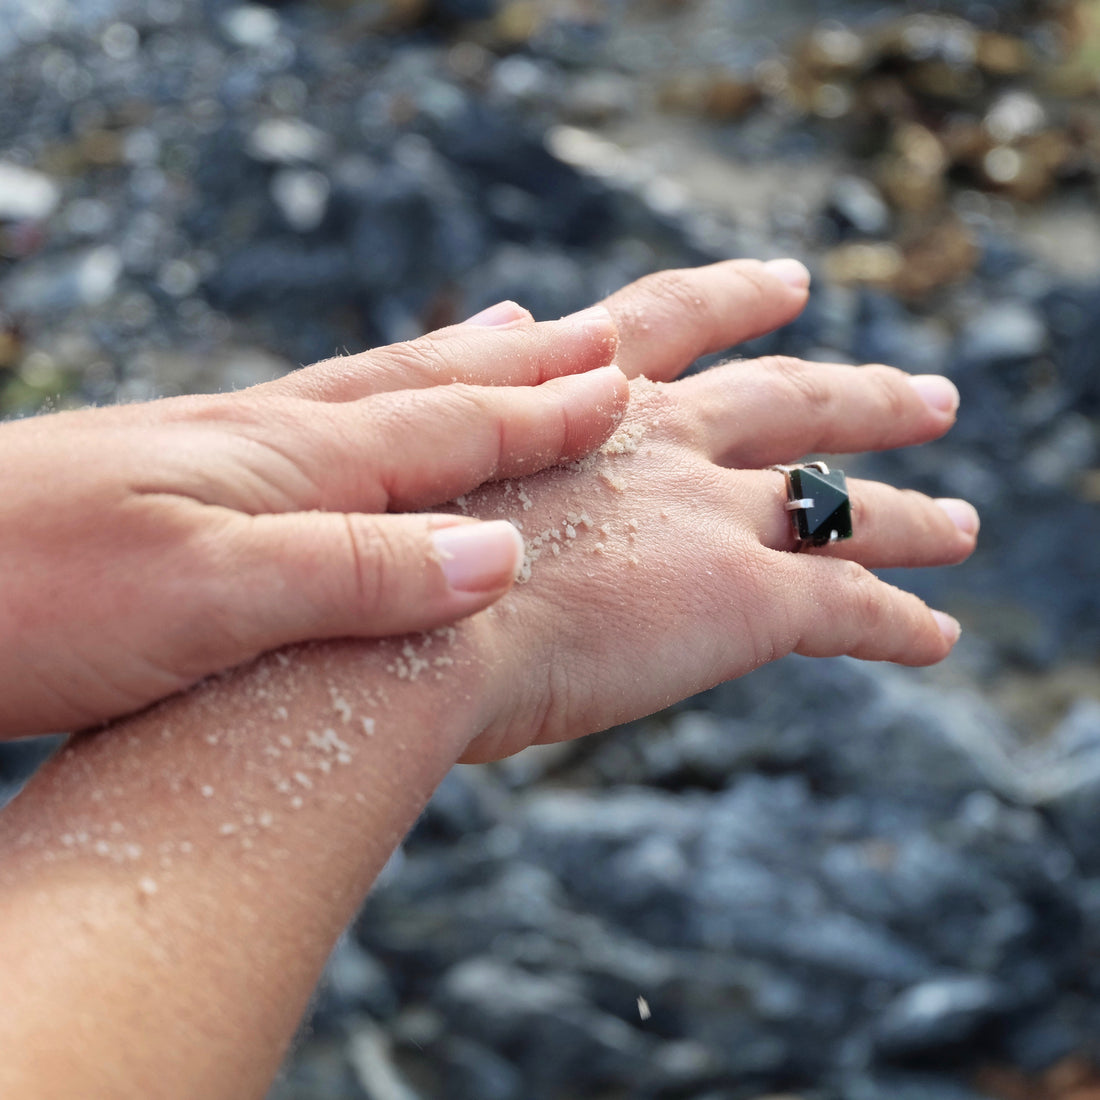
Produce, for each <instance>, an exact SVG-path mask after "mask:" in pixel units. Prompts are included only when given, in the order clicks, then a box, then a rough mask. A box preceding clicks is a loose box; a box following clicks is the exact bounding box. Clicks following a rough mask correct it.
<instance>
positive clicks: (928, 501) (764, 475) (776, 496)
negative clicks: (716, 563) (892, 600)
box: [736, 470, 979, 569]
mask: <svg viewBox="0 0 1100 1100" xmlns="http://www.w3.org/2000/svg"><path fill="white" fill-rule="evenodd" d="M746 475H748V471H737V472H736V476H737V478H738V493H739V494H740V496H741V499H742V500H743V501H744V503H745V504H746V506H747V508H748V509H750V514H752V515H755V516H758V517H759V523H758V527H757V535H758V537H759V539H760V541H761V542H762V543H763V544H764V545H765V546H767V547H768V548H769V549H772V550H794V549H795V546H796V544H797V537H796V534H795V529H794V524H793V522H792V520H791V513H790V512H789V511H788V510H787V508H786V504H787V499H788V498H787V488H786V479H785V478H784V476H783V475H782V474H781V473H779V472H778V471H775V470H761V471H759V472H755V471H754V472H753V475H752V476H751V484H752V488H751V489H750V490H748V491H746V484H745V478H746ZM848 492H849V497H850V501H851V511H852V537H851V538H850V539H845V540H843V541H842V542H837V543H832V544H830V545H828V546H824V547H820V548H815V549H813V550H812V551H809V552H811V553H814V554H821V555H825V556H829V557H839V558H847V559H849V560H850V561H854V562H858V563H859V564H860V565H863V566H866V567H867V568H869V569H888V568H897V567H906V568H908V567H915V566H928V565H952V564H955V563H957V562H960V561H962V560H963V559H965V558H966V557H968V556H969V555H970V553H971V552H972V551H973V549H974V545H975V542H976V541H977V535H978V526H979V521H978V513H977V512H976V511H975V510H974V509H973V508H972V507H971V506H970V505H969V504H968V503H967V502H966V501H963V500H934V499H933V498H931V497H928V496H925V495H924V494H923V493H917V492H913V491H912V490H911V489H895V488H894V487H893V486H890V485H884V484H882V483H881V482H878V481H862V480H858V479H852V480H850V481H849V482H848Z"/></svg>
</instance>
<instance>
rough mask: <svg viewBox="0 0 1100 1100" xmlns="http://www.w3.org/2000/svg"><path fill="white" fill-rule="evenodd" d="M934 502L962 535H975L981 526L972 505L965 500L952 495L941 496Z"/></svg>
mask: <svg viewBox="0 0 1100 1100" xmlns="http://www.w3.org/2000/svg"><path fill="white" fill-rule="evenodd" d="M936 503H937V504H938V505H939V506H940V507H941V508H942V509H943V510H944V511H945V512H946V513H947V514H948V515H949V516H950V517H951V522H952V523H953V524H954V525H955V526H956V527H957V528H958V529H959V530H960V531H962V533H963V534H964V535H976V534H977V533H978V529H979V527H981V523H982V521H981V519H980V517H979V516H978V512H977V509H975V507H974V505H973V504H971V503H970V502H969V501H966V500H956V499H955V498H954V497H941V498H940V499H939V500H937V501H936Z"/></svg>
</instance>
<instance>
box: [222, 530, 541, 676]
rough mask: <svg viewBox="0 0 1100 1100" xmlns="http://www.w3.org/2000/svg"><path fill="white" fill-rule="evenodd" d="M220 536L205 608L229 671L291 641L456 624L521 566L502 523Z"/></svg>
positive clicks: (517, 546) (517, 545)
mask: <svg viewBox="0 0 1100 1100" xmlns="http://www.w3.org/2000/svg"><path fill="white" fill-rule="evenodd" d="M227 526H228V529H227V531H225V532H224V533H223V539H222V544H223V553H224V555H225V556H224V561H225V566H226V568H225V570H224V571H223V573H222V577H223V582H222V584H221V586H220V589H219V591H218V592H217V593H216V597H217V598H216V601H211V602H214V603H216V610H215V615H216V616H218V618H219V620H220V622H221V623H222V624H224V629H223V631H222V636H223V637H224V638H226V639H227V641H226V645H227V646H228V647H230V648H232V649H233V650H234V651H235V652H234V653H233V654H232V655H231V657H230V660H231V661H239V660H244V659H246V658H247V657H250V656H252V655H254V654H256V653H262V652H264V651H266V650H269V649H273V648H276V647H278V646H282V645H287V644H289V643H291V642H296V641H298V642H300V641H308V640H311V639H318V638H335V637H362V638H374V637H382V636H384V635H392V634H405V633H410V632H413V631H422V630H431V629H434V628H436V627H438V626H443V625H445V624H447V623H451V622H454V621H455V620H457V619H460V618H463V617H465V616H467V615H470V614H473V613H474V612H476V611H479V610H481V609H482V608H484V607H487V606H488V605H489V604H491V603H492V602H493V601H495V600H497V599H499V598H500V596H502V595H503V594H504V593H505V592H506V591H508V589H509V588H510V587H511V585H512V583H513V581H514V579H515V577H516V575H517V573H518V570H519V567H520V565H521V564H522V561H523V554H524V549H523V539H522V537H521V536H520V534H519V532H518V531H517V530H516V528H515V527H513V526H512V525H511V524H510V523H507V522H506V521H493V522H487V523H481V522H479V521H475V520H468V519H466V518H464V517H460V516H450V515H446V516H444V515H440V516H430V515H399V516H377V515H362V514H353V515H346V514H341V513H336V512H295V513H289V514H285V515H275V516H272V515H264V516H247V517H246V516H240V515H239V514H238V515H237V516H235V517H233V519H232V520H230V522H229V523H228V525H227ZM208 625H209V624H208ZM215 636H216V635H215ZM204 637H207V638H208V637H210V630H209V628H207V629H206V630H204ZM220 657H221V659H222V660H223V662H224V661H225V659H226V654H225V653H222V654H221V655H220ZM219 667H220V666H219ZM410 671H415V669H412V670H410Z"/></svg>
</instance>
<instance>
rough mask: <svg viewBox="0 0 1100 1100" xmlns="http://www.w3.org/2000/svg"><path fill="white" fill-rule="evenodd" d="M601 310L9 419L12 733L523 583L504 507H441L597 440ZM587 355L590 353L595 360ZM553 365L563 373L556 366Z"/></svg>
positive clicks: (501, 318) (1, 665)
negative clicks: (453, 511)
mask: <svg viewBox="0 0 1100 1100" xmlns="http://www.w3.org/2000/svg"><path fill="white" fill-rule="evenodd" d="M615 346H616V340H615V329H614V325H613V323H612V320H611V318H610V317H609V316H608V314H607V313H606V311H595V312H594V313H588V314H582V315H578V316H576V317H573V318H567V319H564V320H562V321H556V322H551V323H546V324H540V325H535V324H533V323H531V318H530V315H529V314H528V313H527V312H526V311H525V310H522V309H520V308H519V307H518V306H514V305H512V304H511V303H504V304H502V305H501V306H498V307H495V308H494V310H492V311H489V313H488V315H486V316H482V317H479V318H474V319H473V323H467V324H464V325H457V326H454V327H452V328H449V329H445V330H443V331H441V332H438V333H435V334H433V335H431V336H428V337H425V338H423V339H421V340H416V341H413V342H411V343H408V344H399V345H394V346H392V347H388V348H381V349H379V350H376V351H372V352H368V353H366V354H363V355H358V356H351V357H348V358H346V359H340V360H330V361H328V362H327V363H324V364H321V365H318V366H316V367H312V368H309V369H306V370H302V371H299V372H297V373H295V374H293V375H290V376H288V377H287V378H285V379H281V380H279V381H277V382H273V383H269V384H267V385H264V386H257V387H254V388H252V389H250V390H245V391H242V392H240V393H237V394H232V395H225V396H216V397H190V398H176V399H171V400H163V401H154V402H151V403H149V404H144V405H131V406H122V407H118V408H111V409H91V410H83V411H79V412H71V413H64V414H60V415H56V416H43V417H38V418H34V419H30V420H25V421H20V422H16V423H9V424H5V425H3V426H2V427H0V465H2V467H3V469H4V471H5V489H4V492H3V497H2V502H0V576H2V577H3V578H4V582H3V584H4V587H3V590H2V598H0V638H3V643H2V645H0V737H2V736H15V735H22V734H30V733H38V732H46V731H50V730H58V729H66V728H72V727H78V726H86V725H89V724H91V723H94V722H99V721H102V720H104V719H106V718H109V717H112V716H115V715H120V714H123V713H126V712H129V711H132V710H135V709H137V708H139V707H141V706H144V705H145V704H147V703H149V702H152V701H153V700H155V699H158V698H160V697H162V696H164V695H167V694H170V693H171V692H174V691H177V690H178V689H180V688H182V687H184V686H186V685H188V684H190V683H193V682H194V681H196V680H198V679H199V678H201V677H202V676H204V675H206V674H208V673H211V672H214V671H217V670H220V669H223V668H226V667H228V666H230V665H234V664H238V663H240V662H242V661H244V660H246V659H248V658H250V657H253V656H255V655H257V654H259V653H261V652H263V651H265V650H268V649H272V648H275V647H277V646H280V645H283V644H286V643H288V642H292V641H298V640H306V639H311V638H320V637H334V636H344V635H347V636H359V637H372V636H378V635H385V634H391V633H400V632H404V631H410V630H421V629H426V628H430V627H433V626H438V625H440V624H441V623H446V622H451V621H453V620H455V619H458V618H460V617H461V616H464V615H469V614H470V613H471V612H474V611H477V610H479V609H480V608H483V607H485V606H486V605H487V604H489V603H491V602H492V601H493V600H495V599H497V598H498V597H499V596H500V595H501V594H502V593H503V592H504V591H506V590H507V588H508V587H509V586H510V584H511V583H512V580H513V577H514V574H515V568H516V564H517V560H518V555H519V547H518V540H517V538H516V535H515V532H514V530H512V529H511V528H510V527H509V526H507V525H505V524H478V523H476V522H474V521H473V520H468V519H459V518H456V517H454V516H450V515H383V514H380V513H385V512H387V511H388V510H393V511H398V510H400V511H408V510H414V509H422V508H429V507H431V506H433V505H438V504H439V503H441V502H443V501H446V500H449V499H451V498H452V497H455V496H458V495H459V494H461V493H465V492H467V491H468V490H470V489H472V488H474V487H476V486H478V485H480V484H481V483H482V482H484V481H486V480H491V479H493V478H498V477H517V476H522V475H524V474H529V473H531V472H533V471H535V470H539V469H541V468H543V467H545V466H548V465H552V464H553V463H556V462H560V461H568V460H570V459H574V458H577V457H579V456H580V455H582V454H584V453H586V452H587V451H588V450H590V449H591V448H592V447H593V446H595V445H596V444H598V443H599V442H601V441H602V440H603V439H604V438H605V437H606V436H607V434H608V433H609V432H610V431H611V430H612V428H613V427H614V425H615V424H616V423H617V422H618V419H619V417H620V415H621V413H622V409H623V406H624V404H625V399H626V381H625V379H624V378H623V376H622V374H621V373H620V372H619V371H618V370H616V369H614V368H608V369H605V370H599V369H594V368H600V367H603V366H604V365H605V364H608V363H609V362H610V361H611V359H612V357H613V354H614V351H615ZM584 372H588V373H584ZM559 376H562V377H559Z"/></svg>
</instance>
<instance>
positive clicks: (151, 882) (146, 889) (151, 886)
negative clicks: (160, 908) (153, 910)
mask: <svg viewBox="0 0 1100 1100" xmlns="http://www.w3.org/2000/svg"><path fill="white" fill-rule="evenodd" d="M138 892H139V893H141V894H142V895H143V896H145V897H147V898H151V897H152V896H153V895H154V894H155V893H156V892H157V880H156V879H155V878H150V877H149V876H148V875H144V876H143V877H142V878H140V879H138Z"/></svg>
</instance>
